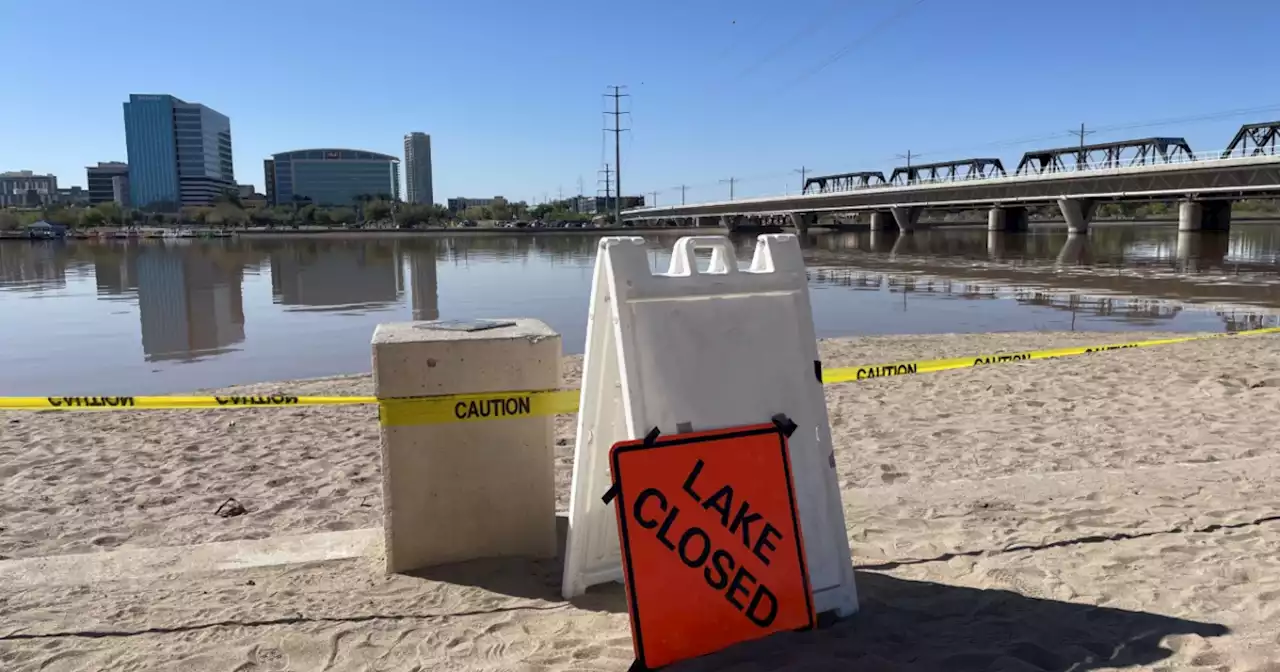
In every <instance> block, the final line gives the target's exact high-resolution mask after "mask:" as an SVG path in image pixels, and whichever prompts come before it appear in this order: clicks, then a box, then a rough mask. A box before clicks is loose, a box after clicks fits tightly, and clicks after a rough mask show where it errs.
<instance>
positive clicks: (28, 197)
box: [0, 170, 58, 208]
mask: <svg viewBox="0 0 1280 672" xmlns="http://www.w3.org/2000/svg"><path fill="white" fill-rule="evenodd" d="M57 200H58V178H57V177H54V176H53V175H37V174H35V173H34V172H32V171H30V170H14V171H10V172H7V173H0V207H8V208H38V207H40V206H42V205H48V204H50V203H53V202H55V201H57Z"/></svg>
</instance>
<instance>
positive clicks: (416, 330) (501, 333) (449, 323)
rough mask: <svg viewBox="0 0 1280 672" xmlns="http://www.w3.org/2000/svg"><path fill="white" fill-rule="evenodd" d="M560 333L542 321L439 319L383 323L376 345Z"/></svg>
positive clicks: (542, 335)
mask: <svg viewBox="0 0 1280 672" xmlns="http://www.w3.org/2000/svg"><path fill="white" fill-rule="evenodd" d="M558 336H559V334H557V333H556V332H555V330H553V329H552V328H551V327H549V326H547V325H546V323H544V322H542V321H541V320H535V319H531V318H510V319H487V320H435V321H431V322H391V323H386V324H379V325H378V327H377V329H375V330H374V332H373V344H374V345H379V344H392V343H412V342H415V341H469V340H502V339H513V338H534V339H539V338H550V337H558Z"/></svg>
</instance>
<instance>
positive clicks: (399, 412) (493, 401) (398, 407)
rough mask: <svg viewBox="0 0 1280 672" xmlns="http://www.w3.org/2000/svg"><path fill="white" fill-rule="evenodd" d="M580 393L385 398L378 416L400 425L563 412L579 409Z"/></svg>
mask: <svg viewBox="0 0 1280 672" xmlns="http://www.w3.org/2000/svg"><path fill="white" fill-rule="evenodd" d="M579 394H580V392H579V391H578V390H529V391H525V392H494V393H490V394H451V395H447V396H439V397H417V398H406V399H383V400H382V402H381V403H380V404H379V405H378V417H379V419H380V420H381V421H382V424H383V425H386V426H389V427H398V426H401V425H430V424H436V423H441V422H477V421H482V420H499V419H502V418H532V417H538V416H545V415H560V414H562V413H577V412H578V396H579Z"/></svg>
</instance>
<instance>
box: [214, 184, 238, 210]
mask: <svg viewBox="0 0 1280 672" xmlns="http://www.w3.org/2000/svg"><path fill="white" fill-rule="evenodd" d="M223 203H225V204H227V205H233V206H235V207H237V208H239V209H241V210H243V209H244V203H242V202H241V201H240V191H239V190H238V189H231V188H229V187H228V188H227V189H223V190H222V193H221V194H218V196H217V197H216V198H214V199H213V204H214V205H219V204H223Z"/></svg>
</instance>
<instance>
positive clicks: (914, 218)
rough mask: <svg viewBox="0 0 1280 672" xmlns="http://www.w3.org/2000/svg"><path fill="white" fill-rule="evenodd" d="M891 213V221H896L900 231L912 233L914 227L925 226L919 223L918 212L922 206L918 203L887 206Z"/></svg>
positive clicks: (922, 209) (921, 227)
mask: <svg viewBox="0 0 1280 672" xmlns="http://www.w3.org/2000/svg"><path fill="white" fill-rule="evenodd" d="M889 212H891V213H893V221H895V222H897V223H898V231H899V232H900V233H913V232H915V230H916V229H923V228H927V227H926V226H922V225H921V224H920V213H922V212H924V208H923V207H921V206H918V205H903V206H894V207H892V208H889Z"/></svg>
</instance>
